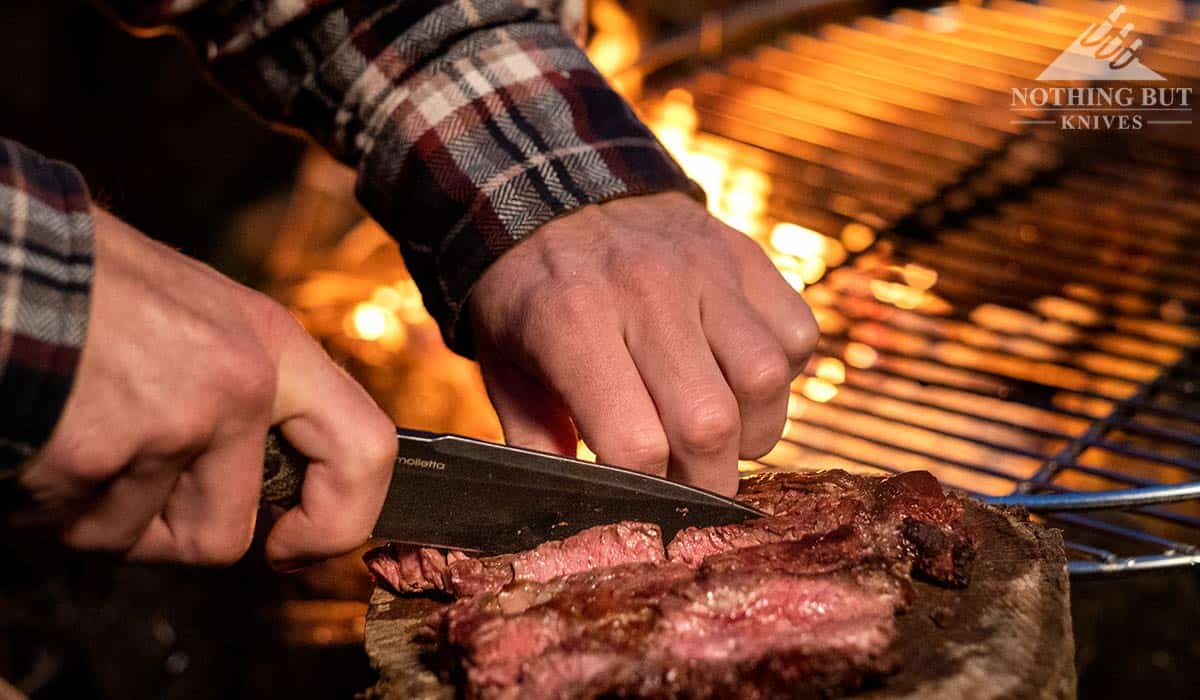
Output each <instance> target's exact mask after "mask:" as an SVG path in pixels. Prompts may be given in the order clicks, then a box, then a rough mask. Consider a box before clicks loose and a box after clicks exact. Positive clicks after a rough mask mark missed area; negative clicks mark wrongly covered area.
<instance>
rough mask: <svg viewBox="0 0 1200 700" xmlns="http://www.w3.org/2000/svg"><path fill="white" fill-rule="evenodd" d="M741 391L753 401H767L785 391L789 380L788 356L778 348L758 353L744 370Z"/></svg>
mask: <svg viewBox="0 0 1200 700" xmlns="http://www.w3.org/2000/svg"><path fill="white" fill-rule="evenodd" d="M744 377H745V378H744V379H743V380H742V387H741V393H742V394H743V395H744V396H745V397H746V399H747V400H749V401H751V402H754V403H761V402H764V401H769V400H771V399H774V398H775V397H777V396H779V395H780V394H781V393H782V392H784V391H787V385H788V382H790V381H791V378H792V377H791V367H790V366H789V362H788V358H787V357H786V356H784V354H783V353H782V352H780V351H778V350H776V351H773V352H764V353H759V354H758V355H757V356H756V357H754V358H753V359H752V360H750V361H749V363H748V366H747V368H746V370H745V372H744Z"/></svg>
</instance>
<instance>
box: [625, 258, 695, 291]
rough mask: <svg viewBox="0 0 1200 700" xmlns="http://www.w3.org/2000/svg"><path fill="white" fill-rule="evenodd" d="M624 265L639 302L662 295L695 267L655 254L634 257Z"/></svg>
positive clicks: (631, 287) (628, 280) (630, 285)
mask: <svg viewBox="0 0 1200 700" xmlns="http://www.w3.org/2000/svg"><path fill="white" fill-rule="evenodd" d="M624 267H625V269H626V278H627V282H628V284H629V287H630V290H631V292H632V293H633V294H635V295H636V296H637V299H638V300H639V302H640V301H644V300H653V299H658V298H660V297H662V296H663V294H664V293H665V292H666V291H667V288H668V287H669V286H671V285H677V284H678V283H679V282H680V281H681V277H684V276H685V275H688V274H690V270H691V269H693V268H691V267H690V266H679V265H677V264H675V262H674V259H673V258H672V259H670V261H668V260H664V259H663V256H660V255H653V254H651V255H643V256H638V257H635V258H632V259H630V260H628V261H627V262H626V263H625V265H624ZM685 279H686V278H685ZM668 282H670V285H668V284H667V283H668Z"/></svg>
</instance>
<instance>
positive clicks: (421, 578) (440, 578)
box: [363, 542, 467, 593]
mask: <svg viewBox="0 0 1200 700" xmlns="http://www.w3.org/2000/svg"><path fill="white" fill-rule="evenodd" d="M466 558H467V555H465V554H463V553H462V552H456V551H449V552H443V551H442V550H440V549H433V548H432V547H417V546H414V545H407V544H400V543H398V542H393V543H390V544H387V545H384V546H382V547H377V548H375V549H372V550H371V551H369V552H367V554H366V556H365V557H363V559H364V560H365V561H366V563H367V568H368V569H370V570H371V573H372V574H374V575H375V577H376V579H378V580H381V581H385V582H387V584H388V585H389V586H391V587H392V589H393V590H396V591H399V592H400V593H416V592H418V591H428V590H433V589H442V588H444V587H445V583H444V576H445V574H446V567H448V566H449V565H450V564H453V563H454V562H456V561H461V560H463V559H466Z"/></svg>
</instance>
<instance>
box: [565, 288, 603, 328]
mask: <svg viewBox="0 0 1200 700" xmlns="http://www.w3.org/2000/svg"><path fill="white" fill-rule="evenodd" d="M598 299H599V294H598V292H597V289H596V286H595V285H594V284H592V283H591V282H590V281H573V282H569V283H567V284H563V285H561V286H560V287H559V290H558V303H557V304H556V306H557V307H558V311H559V313H562V314H565V315H566V316H567V317H568V318H573V319H574V318H587V317H589V316H591V315H593V314H595V313H596V305H597V301H598Z"/></svg>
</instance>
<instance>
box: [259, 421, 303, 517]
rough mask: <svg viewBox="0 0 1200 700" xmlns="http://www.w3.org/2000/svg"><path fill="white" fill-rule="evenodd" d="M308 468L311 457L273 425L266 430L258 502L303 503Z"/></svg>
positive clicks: (274, 503)
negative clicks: (260, 490) (301, 492)
mask: <svg viewBox="0 0 1200 700" xmlns="http://www.w3.org/2000/svg"><path fill="white" fill-rule="evenodd" d="M307 470H308V458H307V457H305V456H304V454H303V453H301V452H300V450H297V449H296V448H295V447H293V446H292V443H290V442H288V441H287V438H285V437H284V436H283V433H281V432H280V431H279V428H271V429H270V430H269V431H267V446H266V454H265V455H264V457H263V483H262V495H261V496H259V499H258V502H259V504H260V505H272V506H279V507H281V508H291V507H293V506H295V505H297V504H298V503H300V487H301V485H303V484H304V472H305V471H307Z"/></svg>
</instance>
